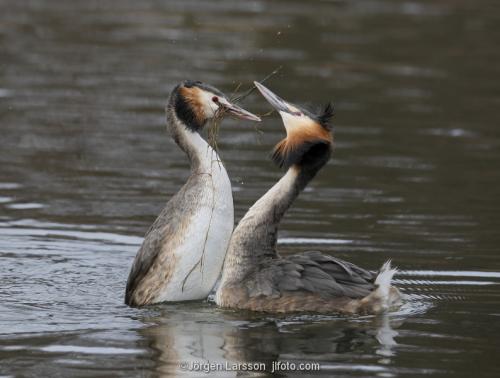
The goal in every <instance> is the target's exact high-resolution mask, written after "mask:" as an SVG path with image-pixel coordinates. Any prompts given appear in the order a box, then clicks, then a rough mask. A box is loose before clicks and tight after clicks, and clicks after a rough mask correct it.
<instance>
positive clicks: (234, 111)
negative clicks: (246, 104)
mask: <svg viewBox="0 0 500 378" xmlns="http://www.w3.org/2000/svg"><path fill="white" fill-rule="evenodd" d="M219 105H220V108H221V110H223V111H226V112H228V113H229V114H231V115H233V116H235V117H238V118H242V119H248V120H249V121H256V122H260V118H259V117H258V116H256V115H255V114H252V113H250V112H247V111H246V110H245V109H243V108H240V107H239V106H238V105H235V104H233V103H231V102H229V101H228V100H226V99H225V98H220V99H219Z"/></svg>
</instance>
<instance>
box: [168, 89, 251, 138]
mask: <svg viewBox="0 0 500 378" xmlns="http://www.w3.org/2000/svg"><path fill="white" fill-rule="evenodd" d="M174 95H175V96H174V108H175V112H176V115H177V117H178V118H179V119H180V120H181V121H183V122H184V123H185V124H186V126H187V127H188V128H189V129H191V130H192V131H199V130H200V129H201V128H203V126H204V125H205V124H206V123H207V121H209V120H210V119H212V118H215V117H216V116H218V115H222V113H228V114H229V115H232V116H235V117H238V118H242V119H248V120H251V121H260V118H259V117H257V116H256V115H254V114H252V113H250V112H247V111H246V110H244V109H242V108H240V107H239V106H238V105H235V104H233V103H231V102H230V101H229V99H228V98H227V97H226V95H225V94H224V93H222V92H221V91H219V90H218V89H217V88H214V87H212V86H211V85H208V84H204V83H202V82H200V81H192V80H186V81H184V82H183V83H181V84H179V85H178V86H177V87H176V88H175V89H174Z"/></svg>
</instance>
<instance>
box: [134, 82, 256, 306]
mask: <svg viewBox="0 0 500 378" xmlns="http://www.w3.org/2000/svg"><path fill="white" fill-rule="evenodd" d="M221 112H223V113H227V114H230V115H233V116H236V117H239V118H243V119H248V120H252V121H260V118H259V117H257V116H256V115H254V114H252V113H249V112H247V111H246V110H244V109H242V108H240V107H239V106H237V105H235V104H233V103H231V102H230V101H229V100H228V98H227V97H226V96H225V95H224V94H223V93H222V92H220V91H219V90H218V89H216V88H214V87H212V86H210V85H207V84H203V83H201V82H199V81H190V80H188V81H185V82H183V83H182V84H179V85H178V86H176V87H175V88H174V90H173V91H172V93H171V95H170V98H169V100H168V103H167V106H166V116H167V128H168V131H169V133H170V135H171V137H172V138H173V139H174V141H175V142H176V143H177V144H178V145H179V147H180V148H181V149H182V150H183V151H184V152H185V153H186V155H187V156H188V158H189V162H190V165H191V175H190V176H189V179H188V180H187V182H186V183H185V184H184V186H183V187H182V188H181V189H180V190H179V191H178V192H177V193H176V194H175V195H174V196H173V197H172V198H171V199H170V200H169V201H168V202H167V204H166V206H165V208H164V209H163V210H162V211H161V213H160V215H159V216H158V218H157V219H156V220H155V222H154V223H153V224H152V226H151V227H150V228H149V230H148V231H147V233H146V235H145V238H144V242H143V243H142V246H141V248H140V249H139V251H138V253H137V255H136V257H135V260H134V263H133V265H132V269H131V271H130V274H129V277H128V281H127V287H126V292H125V303H126V304H128V305H130V306H143V305H148V304H153V303H159V302H166V301H185V300H195V299H204V298H206V297H207V295H208V294H209V293H210V291H211V290H212V288H213V286H214V285H215V283H216V281H217V279H218V277H219V275H220V271H221V268H222V264H223V262H224V256H225V255H226V250H227V246H228V243H229V239H230V237H231V233H232V231H233V227H234V211H233V197H232V193H231V182H230V181H229V177H228V175H227V172H226V169H225V168H224V166H223V164H222V162H221V161H220V159H219V156H218V154H217V152H216V151H215V150H214V149H213V148H212V147H211V146H210V145H209V144H208V143H207V142H206V141H205V140H204V139H203V138H202V137H201V135H200V131H201V130H202V129H203V126H204V125H205V124H206V123H207V122H208V121H209V120H211V119H213V118H215V117H218V116H219V115H220V114H221Z"/></svg>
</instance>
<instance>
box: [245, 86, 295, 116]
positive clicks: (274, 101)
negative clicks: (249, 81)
mask: <svg viewBox="0 0 500 378" xmlns="http://www.w3.org/2000/svg"><path fill="white" fill-rule="evenodd" d="M253 83H254V85H255V86H256V87H257V89H258V90H259V91H260V93H262V96H264V98H265V99H266V100H267V101H268V102H269V103H270V104H271V106H272V107H273V108H274V109H276V110H277V111H278V112H285V113H290V114H293V115H300V114H301V113H300V111H298V109H296V108H295V107H294V106H293V105H290V104H289V103H288V102H286V101H285V100H283V99H282V98H281V97H279V96H278V95H276V94H274V93H273V92H271V91H270V90H269V89H267V88H266V87H264V86H263V85H262V84H261V83H258V82H256V81H254V82H253Z"/></svg>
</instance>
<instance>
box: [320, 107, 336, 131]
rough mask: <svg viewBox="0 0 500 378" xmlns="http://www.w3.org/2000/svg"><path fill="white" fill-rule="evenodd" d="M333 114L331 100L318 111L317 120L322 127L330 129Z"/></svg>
mask: <svg viewBox="0 0 500 378" xmlns="http://www.w3.org/2000/svg"><path fill="white" fill-rule="evenodd" d="M334 114H335V112H334V109H333V105H332V103H331V102H329V103H328V104H326V105H325V107H324V108H323V109H322V110H321V111H320V113H319V114H318V116H317V118H318V122H319V123H320V124H321V126H323V127H324V128H326V129H328V130H330V129H331V127H332V126H331V120H332V118H333V115H334Z"/></svg>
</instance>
